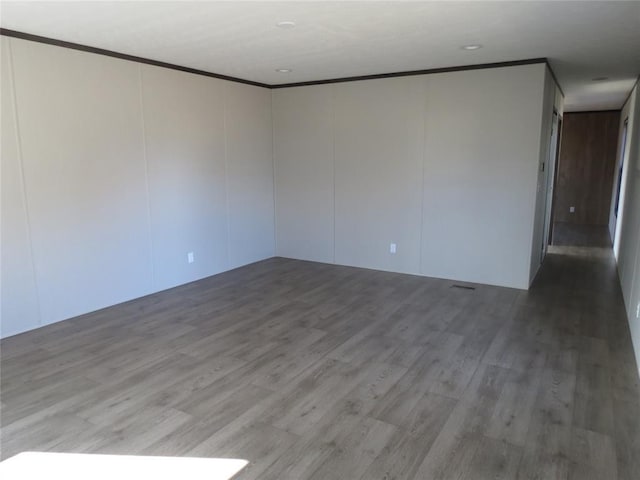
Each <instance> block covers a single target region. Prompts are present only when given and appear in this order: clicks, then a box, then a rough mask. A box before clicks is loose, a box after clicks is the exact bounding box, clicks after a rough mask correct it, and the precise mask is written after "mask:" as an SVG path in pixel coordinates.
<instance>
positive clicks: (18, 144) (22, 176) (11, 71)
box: [7, 39, 42, 327]
mask: <svg viewBox="0 0 640 480" xmlns="http://www.w3.org/2000/svg"><path fill="white" fill-rule="evenodd" d="M7 49H8V50H9V55H8V64H9V82H10V84H9V87H10V92H11V94H12V97H13V98H12V102H11V108H12V109H13V118H14V119H15V127H16V149H17V154H18V165H19V166H20V168H19V169H18V171H19V172H20V183H21V186H22V201H23V202H24V213H25V217H26V221H27V243H28V244H29V256H30V257H31V271H32V272H33V284H34V287H35V290H36V292H35V293H36V298H37V299H38V302H37V303H38V305H37V312H38V326H40V327H41V326H42V306H41V302H42V298H41V295H40V286H39V283H38V275H37V274H36V261H35V256H34V254H33V241H32V239H31V215H30V214H29V203H28V197H27V182H26V179H25V174H24V162H23V157H22V136H21V134H20V119H19V117H18V92H17V91H16V81H15V72H14V61H13V41H12V40H11V39H9V41H8V42H7Z"/></svg>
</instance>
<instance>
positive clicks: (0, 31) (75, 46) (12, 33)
mask: <svg viewBox="0 0 640 480" xmlns="http://www.w3.org/2000/svg"><path fill="white" fill-rule="evenodd" d="M0 35H4V36H6V37H13V38H19V39H21V40H28V41H31V42H38V43H44V44H47V45H53V46H56V47H62V48H69V49H72V50H79V51H82V52H88V53H94V54H97V55H104V56H107V57H113V58H118V59H121V60H128V61H132V62H138V63H143V64H146V65H154V66H156V67H163V68H168V69H171V70H178V71H181V72H187V73H193V74H195V75H203V76H206V77H212V78H218V79H221V80H227V81H230V82H237V83H243V84H246V85H253V86H256V87H262V88H270V89H279V88H291V87H305V86H309V85H324V84H330V83H345V82H357V81H362V80H376V79H381V78H394V77H409V76H415V75H431V74H435V73H447V72H463V71H468V70H483V69H488V68H503V67H516V66H521V65H534V64H539V63H544V64H545V65H546V66H547V68H548V69H549V72H550V73H551V76H552V77H553V79H554V81H555V83H556V85H557V86H558V88H559V89H560V92H562V87H560V84H559V83H558V79H557V78H556V76H555V74H554V72H553V69H552V68H551V65H549V61H548V59H547V58H545V57H540V58H530V59H525V60H512V61H507V62H494V63H480V64H475V65H458V66H453V67H442V68H430V69H426V70H411V71H405V72H390V73H378V74H372V75H360V76H353V77H341V78H329V79H324V80H311V81H306V82H294V83H283V84H266V83H260V82H254V81H252V80H246V79H243V78H237V77H231V76H228V75H221V74H218V73H213V72H207V71H204V70H198V69H195V68H189V67H184V66H181V65H175V64H173V63H166V62H160V61H157V60H152V59H149V58H144V57H138V56H135V55H129V54H126V53H120V52H114V51H112V50H105V49H103V48H97V47H91V46H88V45H82V44H80V43H73V42H67V41H64V40H57V39H55V38H49V37H43V36H40V35H33V34H31V33H25V32H19V31H16V30H10V29H7V28H0ZM562 94H563V95H564V92H562Z"/></svg>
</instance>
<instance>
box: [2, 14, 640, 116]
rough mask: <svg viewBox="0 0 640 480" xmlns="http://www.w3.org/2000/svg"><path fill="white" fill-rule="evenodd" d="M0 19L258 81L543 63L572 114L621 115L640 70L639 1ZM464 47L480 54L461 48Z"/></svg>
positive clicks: (66, 37) (8, 16) (69, 38)
mask: <svg viewBox="0 0 640 480" xmlns="http://www.w3.org/2000/svg"><path fill="white" fill-rule="evenodd" d="M0 14H1V17H0V25H1V26H2V27H3V28H7V29H12V30H18V31H21V32H25V33H31V34H35V35H42V36H46V37H51V38H55V39H58V40H65V41H69V42H75V43H81V44H84V45H89V46H93V47H99V48H104V49H108V50H114V51H117V52H121V53H126V54H130V55H136V56H140V57H145V58H149V59H153V60H159V61H163V62H168V63H173V64H177V65H182V66H187V67H191V68H196V69H200V70H205V71H209V72H214V73H218V74H223V75H230V76H234V77H239V78H243V79H247V80H253V81H257V82H262V83H268V84H281V83H291V82H303V81H311V80H322V79H330V78H338V77H349V76H358V75H369V74H379V73H389V72H400V71H409V70H422V69H431V68H440V67H450V66H459V65H472V64H481V63H492V62H504V61H511V60H522V59H529V58H538V57H547V58H548V59H549V61H550V64H551V67H552V68H553V70H554V72H555V74H556V76H557V77H558V80H559V82H560V85H561V87H562V88H563V90H564V92H565V104H566V109H567V110H569V111H571V110H600V109H617V108H620V107H621V105H622V103H623V102H624V100H625V98H626V97H627V95H628V93H629V92H630V90H631V88H632V87H633V85H634V83H635V81H636V78H637V76H638V74H640V1H631V2H616V1H603V2H590V1H581V2H566V1H547V2H520V1H511V2H483V1H476V2H454V1H448V2H415V1H406V2H405V1H391V2H359V1H341V2H312V1H289V2H244V1H236V2H214V1H209V2H152V1H148V2H100V3H98V2H5V1H2V3H1V5H0ZM282 20H293V21H295V22H296V24H297V25H296V27H295V28H292V29H282V28H278V27H276V26H275V24H276V23H277V22H278V21H282ZM472 43H479V44H482V45H483V46H484V48H482V49H480V50H476V51H473V52H468V51H464V50H461V49H460V46H461V45H465V44H472ZM277 68H290V69H293V72H291V73H287V74H282V73H277V72H276V71H275V70H276V69H277ZM603 76H604V77H609V79H608V80H606V81H600V82H593V81H592V79H593V78H595V77H603Z"/></svg>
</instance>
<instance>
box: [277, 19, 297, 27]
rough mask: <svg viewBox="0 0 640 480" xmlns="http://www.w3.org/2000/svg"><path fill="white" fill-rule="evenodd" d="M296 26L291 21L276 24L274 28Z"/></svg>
mask: <svg viewBox="0 0 640 480" xmlns="http://www.w3.org/2000/svg"><path fill="white" fill-rule="evenodd" d="M295 26H296V22H294V21H293V20H283V21H282V22H278V23H276V27H280V28H293V27H295Z"/></svg>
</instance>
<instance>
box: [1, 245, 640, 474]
mask: <svg viewBox="0 0 640 480" xmlns="http://www.w3.org/2000/svg"><path fill="white" fill-rule="evenodd" d="M573 251H574V252H575V251H579V252H580V255H559V254H549V255H548V256H547V259H546V261H545V263H544V266H543V268H542V270H541V271H540V273H539V275H538V278H537V279H536V281H535V284H534V285H533V287H532V288H531V290H530V291H528V292H525V291H519V290H513V289H506V288H499V287H491V286H486V285H469V284H463V285H462V286H463V287H474V288H475V289H470V288H452V287H454V285H452V282H451V281H447V280H438V279H432V278H426V277H418V276H410V275H401V274H395V273H387V272H379V271H373V270H365V269H356V268H349V267H340V266H334V265H326V264H320V263H311V262H302V261H298V260H289V259H283V258H273V259H270V260H266V261H263V262H259V263H256V264H252V265H249V266H246V267H242V268H240V269H237V270H233V271H230V272H227V273H223V274H221V275H217V276H214V277H210V278H207V279H203V280H200V281H198V282H194V283H191V284H188V285H184V286H181V287H177V288H175V289H172V290H168V291H165V292H161V293H158V294H154V295H151V296H149V297H145V298H142V299H138V300H134V301H131V302H128V303H125V304H121V305H117V306H114V307H110V308H108V309H105V310H102V311H99V312H95V313H92V314H89V315H85V316H82V317H77V318H75V319H71V320H68V321H65V322H61V323H57V324H53V325H50V326H47V327H44V328H42V329H38V330H34V331H31V332H28V333H25V334H22V335H18V336H14V337H11V338H8V339H5V340H3V341H2V344H1V346H2V365H3V371H2V391H3V405H2V407H3V408H2V429H1V431H0V434H1V435H2V455H3V457H5V458H6V457H7V456H11V455H13V454H15V453H18V452H19V451H23V450H36V451H38V450H41V451H61V452H96V453H98V452H99V453H116V454H139V455H171V456H205V457H233V458H245V459H248V460H250V461H251V464H250V465H249V467H247V468H246V469H245V470H244V471H243V472H241V473H240V474H239V476H238V477H237V478H241V479H249V478H251V479H258V478H260V479H262V480H266V479H273V480H276V479H277V480H285V479H291V480H294V479H295V480H303V479H313V480H320V479H338V478H340V479H363V480H372V479H388V478H394V479H406V480H412V479H415V480H422V479H427V478H428V479H436V478H439V479H468V480H471V479H472V480H482V479H489V478H491V479H496V478H502V479H514V478H517V479H545V480H546V479H567V480H569V479H576V480H587V479H602V480H616V479H620V480H635V479H637V478H640V387H639V382H638V375H637V370H636V365H635V361H634V354H633V351H632V347H631V341H630V337H629V330H628V327H627V322H626V319H625V314H624V308H623V305H622V298H621V293H620V288H619V286H618V280H617V277H616V271H615V265H614V262H613V260H612V259H611V254H610V252H608V251H606V254H603V250H595V251H596V252H598V254H597V255H589V254H588V252H590V251H589V250H584V249H583V250H573ZM585 252H586V254H585Z"/></svg>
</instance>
